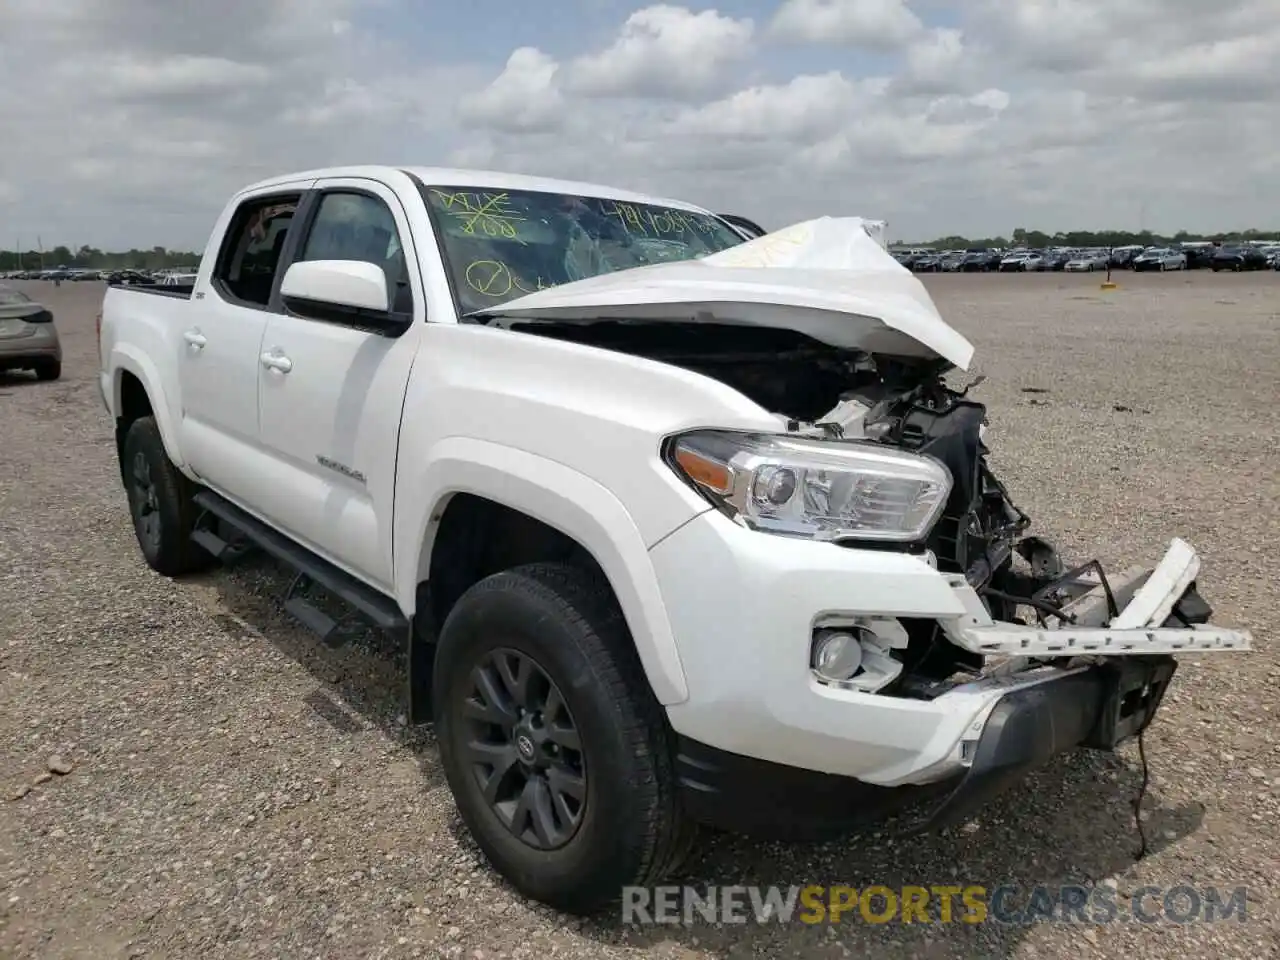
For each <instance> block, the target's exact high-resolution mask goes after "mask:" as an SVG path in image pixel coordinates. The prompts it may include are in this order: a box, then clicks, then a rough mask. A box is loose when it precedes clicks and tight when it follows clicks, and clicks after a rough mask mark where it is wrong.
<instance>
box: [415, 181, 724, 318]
mask: <svg viewBox="0 0 1280 960" xmlns="http://www.w3.org/2000/svg"><path fill="white" fill-rule="evenodd" d="M425 193H426V198H427V204H428V207H429V208H430V210H431V213H432V216H433V218H434V219H435V221H436V224H437V228H438V232H439V235H440V239H441V243H442V245H443V247H444V250H443V253H444V260H445V264H446V266H447V268H448V270H449V274H450V276H451V277H452V278H453V286H454V290H455V291H456V294H457V297H458V305H459V308H460V311H461V312H462V313H463V314H467V313H471V312H474V311H477V310H489V309H492V308H493V307H495V306H497V305H499V304H501V303H505V302H506V301H508V300H514V299H515V298H516V297H522V296H524V295H525V294H528V293H534V292H535V291H538V290H545V289H546V288H547V287H554V286H557V285H559V284H562V283H569V282H571V281H574V280H584V279H586V278H587V277H594V276H598V275H599V274H603V273H612V272H614V271H615V270H627V269H629V268H631V267H643V266H648V265H650V264H654V263H663V262H666V261H671V260H692V259H694V258H696V257H702V256H706V255H707V254H711V253H718V252H719V251H721V250H726V249H728V248H729V247H734V246H737V245H738V244H740V243H744V242H745V241H744V239H743V238H742V236H741V235H739V234H738V233H737V231H735V230H734V229H733V228H732V227H730V226H729V225H728V224H727V223H725V222H724V221H723V220H720V219H719V218H718V217H715V216H713V215H711V214H708V213H691V212H689V211H687V210H677V209H675V208H672V207H662V206H654V205H651V204H645V203H622V202H618V201H614V200H605V199H601V198H599V197H576V196H568V195H566V194H559V193H544V192H542V191H533V190H487V189H485V188H483V187H448V186H432V187H427V188H426V191H425Z"/></svg>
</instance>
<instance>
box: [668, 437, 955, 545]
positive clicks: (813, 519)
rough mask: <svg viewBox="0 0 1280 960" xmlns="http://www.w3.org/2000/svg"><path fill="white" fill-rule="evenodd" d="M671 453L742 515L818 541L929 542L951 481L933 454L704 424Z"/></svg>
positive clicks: (747, 522)
mask: <svg viewBox="0 0 1280 960" xmlns="http://www.w3.org/2000/svg"><path fill="white" fill-rule="evenodd" d="M669 461H670V463H671V465H672V466H673V468H674V469H675V470H676V472H677V473H679V474H680V475H681V476H682V477H684V479H685V480H687V481H688V482H689V483H690V484H691V485H692V486H693V487H694V489H696V490H698V491H699V492H700V493H702V494H703V495H704V496H705V497H707V498H708V499H709V500H710V501H711V502H712V503H713V504H715V505H716V506H717V507H719V508H720V510H721V511H723V512H724V513H726V514H727V515H728V516H729V517H731V518H732V519H733V520H734V521H735V522H737V523H740V524H742V525H743V526H746V527H750V528H751V529H753V530H763V531H766V532H769V533H781V534H789V535H792V536H801V537H808V538H811V539H814V540H841V539H852V540H880V541H885V540H888V541H894V542H902V543H913V542H916V541H920V540H923V539H924V538H925V536H926V535H927V534H928V533H929V530H930V529H932V527H933V525H934V523H935V522H936V521H937V519H938V516H939V514H941V512H942V509H943V507H944V506H945V505H946V503H947V497H948V496H949V495H950V493H951V483H952V480H951V473H950V471H948V470H947V468H946V467H944V466H943V465H942V464H941V463H939V462H938V461H936V460H934V459H932V458H929V457H922V456H916V455H915V454H910V453H903V452H901V451H897V450H889V449H885V448H883V447H880V446H877V445H872V444H870V443H866V442H859V441H833V440H807V439H802V438H798V437H787V436H778V435H761V434H740V433H727V432H719V431H712V430H707V431H697V432H694V433H687V434H683V435H681V436H678V437H675V438H674V439H673V440H672V441H671V443H670V447H669Z"/></svg>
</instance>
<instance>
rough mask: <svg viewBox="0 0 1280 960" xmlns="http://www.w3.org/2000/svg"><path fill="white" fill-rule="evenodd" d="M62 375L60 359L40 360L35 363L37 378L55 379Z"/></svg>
mask: <svg viewBox="0 0 1280 960" xmlns="http://www.w3.org/2000/svg"><path fill="white" fill-rule="evenodd" d="M61 376H62V361H61V360H41V361H40V362H39V363H37V364H36V379H37V380H57V379H58V378H59V377H61Z"/></svg>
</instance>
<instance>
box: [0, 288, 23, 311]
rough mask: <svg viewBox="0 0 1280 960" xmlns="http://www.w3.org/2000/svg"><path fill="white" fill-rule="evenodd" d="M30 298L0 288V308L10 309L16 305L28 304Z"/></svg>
mask: <svg viewBox="0 0 1280 960" xmlns="http://www.w3.org/2000/svg"><path fill="white" fill-rule="evenodd" d="M30 302H31V298H30V297H28V296H27V295H26V294H25V293H19V292H18V291H17V290H14V289H12V288H10V287H0V307H12V306H13V305H14V304H18V303H30Z"/></svg>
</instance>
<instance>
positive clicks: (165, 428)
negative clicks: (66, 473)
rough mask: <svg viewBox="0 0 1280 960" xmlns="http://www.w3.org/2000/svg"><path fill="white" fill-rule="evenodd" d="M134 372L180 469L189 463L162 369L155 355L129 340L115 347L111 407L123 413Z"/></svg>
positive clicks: (117, 412)
mask: <svg viewBox="0 0 1280 960" xmlns="http://www.w3.org/2000/svg"><path fill="white" fill-rule="evenodd" d="M126 371H127V372H129V373H131V374H133V375H134V376H135V377H137V378H138V380H139V381H140V382H141V383H142V389H143V390H145V391H146V392H147V399H148V400H150V401H151V412H152V413H153V414H154V416H155V418H156V425H157V426H158V427H159V428H160V438H161V439H162V440H163V441H164V449H165V452H166V453H167V454H168V455H169V459H170V460H172V461H173V464H174V466H176V467H178V468H179V469H181V468H183V467H184V466H185V465H186V462H185V461H184V460H183V458H182V447H181V445H180V444H179V443H178V435H177V429H176V427H175V426H174V423H173V417H172V414H171V413H170V410H169V400H168V397H167V396H166V395H165V392H164V387H163V386H161V384H162V382H163V381H162V380H161V377H160V371H159V370H158V369H157V367H156V365H155V363H154V362H152V360H151V358H150V357H148V356H147V355H146V354H145V353H142V352H141V351H138V350H134V349H133V348H132V347H129V346H127V345H125V344H117V345H116V347H115V348H114V349H113V350H112V351H111V411H112V413H113V414H114V415H116V416H119V413H120V407H121V391H122V386H121V385H122V384H123V382H124V377H123V376H122V374H124V373H125V372H126Z"/></svg>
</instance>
